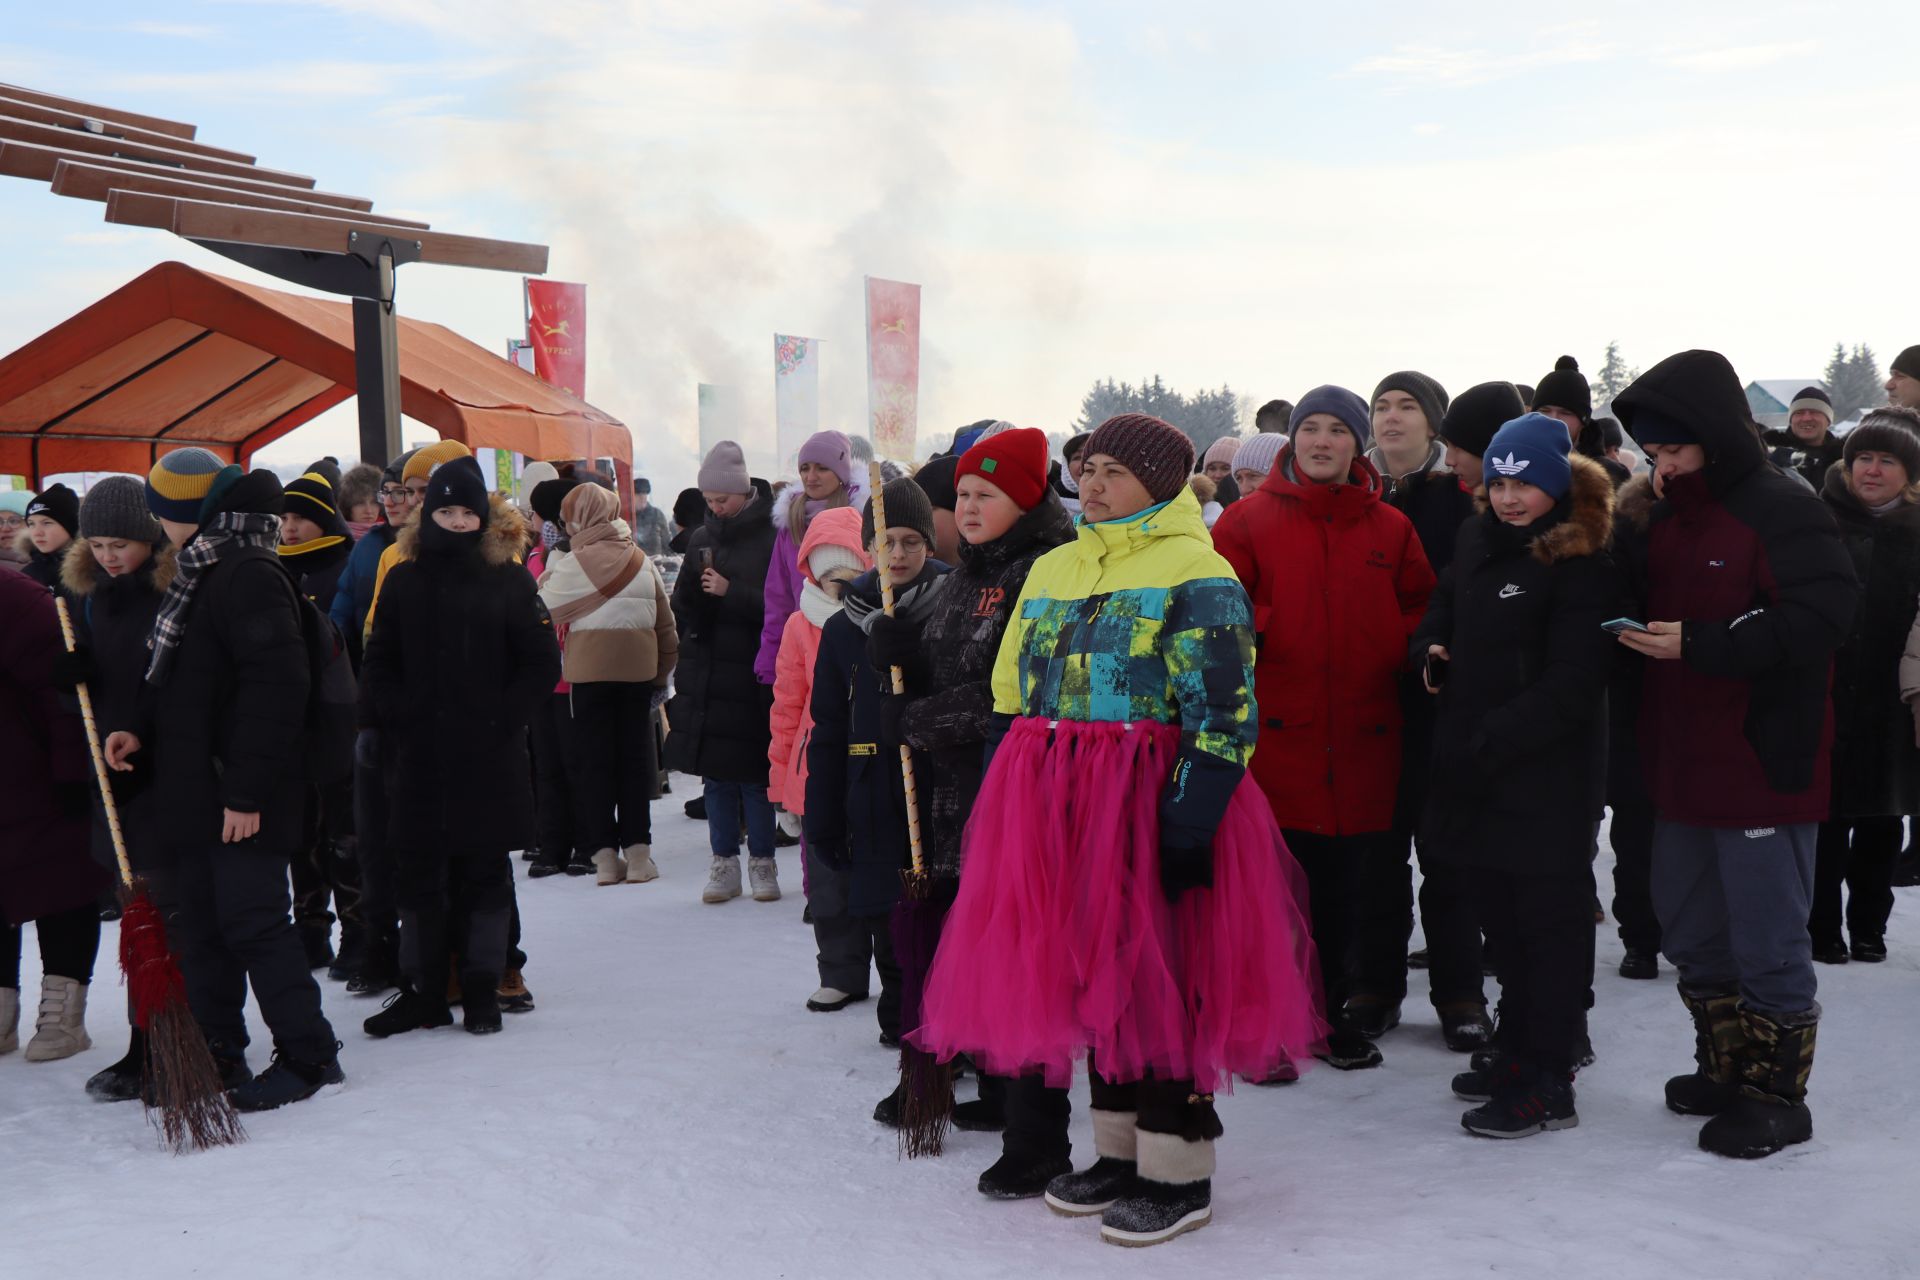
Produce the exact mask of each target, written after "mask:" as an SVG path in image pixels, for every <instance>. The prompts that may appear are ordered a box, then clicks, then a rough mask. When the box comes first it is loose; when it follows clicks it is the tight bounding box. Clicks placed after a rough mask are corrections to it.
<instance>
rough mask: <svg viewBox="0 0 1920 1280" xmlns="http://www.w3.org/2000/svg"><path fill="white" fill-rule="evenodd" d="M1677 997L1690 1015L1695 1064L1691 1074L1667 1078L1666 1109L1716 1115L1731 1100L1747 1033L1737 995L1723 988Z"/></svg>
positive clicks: (1686, 991) (1737, 1082)
mask: <svg viewBox="0 0 1920 1280" xmlns="http://www.w3.org/2000/svg"><path fill="white" fill-rule="evenodd" d="M1680 999H1681V1000H1682V1001H1683V1002H1685V1004H1686V1006H1687V1012H1689V1013H1691V1014H1692V1015H1693V1058H1694V1061H1695V1062H1697V1063H1698V1064H1699V1066H1698V1067H1697V1068H1696V1069H1695V1070H1694V1072H1693V1073H1692V1074H1691V1075H1684V1076H1675V1077H1674V1078H1673V1079H1671V1080H1669V1081H1667V1109H1668V1110H1670V1111H1676V1112H1678V1113H1679V1114H1681V1115H1683V1116H1717V1115H1719V1114H1720V1113H1721V1112H1722V1111H1725V1110H1726V1109H1727V1104H1728V1103H1730V1102H1732V1101H1733V1094H1734V1090H1735V1089H1736V1088H1737V1087H1738V1086H1739V1084H1740V1080H1739V1071H1740V1065H1739V1064H1740V1059H1741V1056H1742V1055H1743V1054H1744V1053H1745V1052H1746V1046H1747V1034H1746V1032H1745V1031H1744V1030H1742V1029H1741V1026H1740V996H1739V994H1738V993H1737V992H1735V991H1734V990H1733V989H1732V988H1731V987H1729V988H1727V989H1726V990H1724V991H1689V990H1687V988H1685V987H1681V988H1680Z"/></svg>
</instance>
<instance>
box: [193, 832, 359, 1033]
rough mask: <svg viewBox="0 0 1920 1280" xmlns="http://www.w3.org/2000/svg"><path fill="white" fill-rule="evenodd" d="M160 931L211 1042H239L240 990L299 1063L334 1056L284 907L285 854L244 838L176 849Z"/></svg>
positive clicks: (287, 902) (243, 1029)
mask: <svg viewBox="0 0 1920 1280" xmlns="http://www.w3.org/2000/svg"><path fill="white" fill-rule="evenodd" d="M171 878H172V881H173V885H172V895H173V898H174V908H173V913H172V918H171V919H170V920H169V921H168V935H169V937H170V938H171V940H172V942H173V945H174V950H175V951H176V953H177V954H178V956H179V959H180V969H181V972H182V974H183V975H184V976H185V978H186V983H187V1001H188V1003H189V1004H190V1005H191V1006H192V1008H193V1016H194V1019H195V1020H196V1021H197V1022H199V1024H200V1029H201V1030H203V1031H205V1032H206V1033H207V1037H208V1038H209V1039H212V1040H219V1041H223V1042H225V1043H226V1044H228V1045H231V1046H233V1047H234V1048H235V1049H240V1048H244V1047H245V1046H246V1044H247V1019H246V1003H247V988H248V987H249V986H251V987H252V988H253V999H254V1003H255V1004H257V1005H258V1006H259V1009H260V1016H261V1018H262V1019H263V1020H264V1021H265V1022H266V1024H267V1027H268V1029H269V1030H271V1031H272V1033H273V1043H274V1047H275V1048H277V1049H279V1050H280V1051H281V1052H283V1053H285V1054H286V1055H287V1056H288V1057H291V1058H296V1059H298V1060H300V1061H302V1062H327V1061H331V1060H332V1059H333V1056H334V1052H335V1051H334V1037H333V1027H332V1026H331V1025H329V1023H328V1022H327V1018H326V1015H325V1014H324V1013H322V1012H321V1011H320V988H319V986H318V985H317V984H315V982H314V980H313V975H312V974H311V973H309V972H308V971H307V953H306V950H305V948H303V947H302V946H301V945H300V935H299V933H298V932H296V931H295V929H294V927H293V920H292V917H291V916H290V914H289V910H290V908H291V906H292V901H291V898H290V896H289V893H288V887H287V886H288V879H287V859H285V858H282V857H276V856H274V855H272V854H269V853H264V852H262V851H261V850H259V849H255V848H252V847H251V846H250V844H249V843H246V842H243V843H240V844H220V845H213V846H210V847H207V848H204V849H194V850H191V851H189V852H187V853H185V854H183V855H182V856H181V858H180V860H179V863H178V864H177V866H175V868H174V870H173V874H172V877H171Z"/></svg>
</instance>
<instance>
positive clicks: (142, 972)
mask: <svg viewBox="0 0 1920 1280" xmlns="http://www.w3.org/2000/svg"><path fill="white" fill-rule="evenodd" d="M54 606H55V608H57V609H58V610H59V611H60V634H61V636H62V637H63V638H64V639H65V641H66V644H67V652H69V653H71V652H73V650H74V647H75V645H74V639H73V620H72V619H71V618H69V617H68V616H67V602H66V601H65V600H62V599H59V598H58V597H56V598H55V600H54ZM76 691H77V692H78V693H79V695H80V715H81V718H82V719H83V720H84V721H85V722H86V726H87V746H88V748H89V749H90V750H91V751H92V752H93V775H94V779H95V781H97V782H98V783H99V784H100V802H101V804H102V805H103V806H104V807H105V808H106V811H107V830H108V832H109V833H111V834H112V836H113V856H114V858H115V859H117V860H118V862H119V863H120V971H121V973H122V974H124V975H125V977H126V981H127V996H128V999H129V1002H130V1003H131V1004H132V1006H133V1021H134V1025H135V1026H137V1027H139V1028H140V1029H141V1030H142V1031H144V1032H146V1041H147V1062H146V1081H145V1084H144V1087H143V1088H142V1089H141V1091H140V1101H141V1103H142V1104H143V1105H144V1106H145V1107H146V1108H147V1118H148V1119H149V1120H151V1121H152V1122H153V1123H154V1125H155V1126H156V1127H157V1128H158V1129H159V1130H160V1134H161V1137H162V1138H164V1139H165V1141H166V1144H167V1146H169V1147H170V1148H172V1149H173V1152H174V1154H176V1155H184V1154H185V1153H186V1152H187V1151H189V1150H193V1151H204V1150H206V1149H207V1148H208V1147H224V1146H230V1145H232V1144H233V1143H236V1142H240V1141H243V1140H244V1139H245V1138H246V1136H247V1135H246V1131H245V1130H244V1129H242V1128H241V1127H240V1117H239V1115H238V1114H237V1113H236V1112H235V1111H234V1109H233V1103H232V1102H230V1101H228V1099H227V1093H226V1089H225V1088H224V1087H223V1086H222V1085H221V1083H220V1068H219V1067H218V1066H217V1065H215V1063H214V1061H213V1054H212V1052H211V1051H209V1050H208V1048H207V1039H206V1037H205V1036H203V1035H202V1034H200V1024H199V1023H197V1022H195V1021H194V1020H193V1012H192V1010H190V1009H189V1008H188V1007H187V985H186V980H185V979H183V978H182V977H181V976H180V965H179V964H178V962H176V961H175V960H174V958H173V953H172V951H171V950H169V949H168V947H167V926H166V921H165V920H164V919H163V918H162V917H161V915H160V908H159V907H157V906H155V905H154V902H153V896H152V894H150V893H149V892H148V891H147V884H146V881H144V880H142V879H141V878H140V877H138V876H136V875H134V873H133V864H132V863H131V862H129V861H128V860H127V841H126V837H125V836H123V835H122V834H121V832H120V810H119V807H118V806H116V805H115V804H114V802H113V786H112V784H111V783H110V782H109V781H108V779H107V760H106V757H105V756H104V755H102V754H101V751H100V730H99V727H98V726H97V725H95V723H94V719H93V696H92V694H90V693H89V692H88V691H87V686H86V685H85V684H84V683H82V684H80V685H78V686H76Z"/></svg>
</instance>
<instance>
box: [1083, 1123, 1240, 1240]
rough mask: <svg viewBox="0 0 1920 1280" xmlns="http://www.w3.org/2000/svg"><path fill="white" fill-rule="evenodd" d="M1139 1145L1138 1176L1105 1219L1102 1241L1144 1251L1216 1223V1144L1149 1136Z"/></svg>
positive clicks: (1102, 1218) (1168, 1135) (1144, 1135)
mask: <svg viewBox="0 0 1920 1280" xmlns="http://www.w3.org/2000/svg"><path fill="white" fill-rule="evenodd" d="M1139 1142H1140V1173H1139V1176H1138V1177H1137V1178H1135V1179H1134V1181H1133V1185H1132V1186H1131V1187H1129V1188H1128V1189H1127V1190H1126V1192H1125V1193H1124V1194H1122V1195H1121V1197H1120V1198H1119V1199H1118V1200H1116V1201H1114V1202H1113V1204H1112V1205H1110V1206H1109V1207H1108V1208H1107V1211H1106V1212H1105V1213H1103V1214H1101V1215H1100V1238H1101V1239H1102V1240H1105V1241H1106V1242H1107V1243H1108V1244H1117V1245H1124V1246H1126V1247H1128V1248H1132V1249H1141V1248H1145V1247H1146V1246H1148V1245H1153V1244H1161V1243H1163V1242H1165V1241H1168V1240H1171V1239H1173V1238H1174V1237H1175V1236H1178V1235H1184V1234H1186V1233H1187V1232H1189V1231H1198V1230H1199V1229H1200V1228H1201V1227H1204V1226H1206V1225H1207V1224H1208V1223H1209V1222H1212V1221H1213V1143H1212V1142H1211V1141H1210V1140H1206V1139H1202V1140H1201V1141H1198V1142H1189V1141H1187V1140H1186V1139H1185V1138H1182V1137H1181V1136H1180V1135H1178V1134H1174V1133H1146V1132H1142V1133H1141V1134H1140V1135H1139Z"/></svg>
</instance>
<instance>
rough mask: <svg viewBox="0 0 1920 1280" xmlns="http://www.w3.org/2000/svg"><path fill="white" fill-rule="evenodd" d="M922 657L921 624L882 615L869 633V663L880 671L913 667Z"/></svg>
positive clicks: (876, 619)
mask: <svg viewBox="0 0 1920 1280" xmlns="http://www.w3.org/2000/svg"><path fill="white" fill-rule="evenodd" d="M919 657H920V624H919V623H917V622H908V621H907V620H906V619H905V618H895V617H889V616H888V615H887V614H884V613H883V614H881V615H880V616H879V617H877V618H875V619H874V620H873V625H872V627H871V628H870V629H869V630H868V631H867V661H868V662H870V663H872V664H873V665H874V666H875V667H876V668H878V669H879V670H882V671H884V670H886V669H887V668H888V667H906V666H911V665H913V663H914V662H915V661H916V660H917V659H918V658H919Z"/></svg>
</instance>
